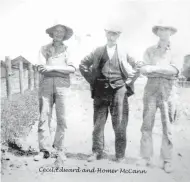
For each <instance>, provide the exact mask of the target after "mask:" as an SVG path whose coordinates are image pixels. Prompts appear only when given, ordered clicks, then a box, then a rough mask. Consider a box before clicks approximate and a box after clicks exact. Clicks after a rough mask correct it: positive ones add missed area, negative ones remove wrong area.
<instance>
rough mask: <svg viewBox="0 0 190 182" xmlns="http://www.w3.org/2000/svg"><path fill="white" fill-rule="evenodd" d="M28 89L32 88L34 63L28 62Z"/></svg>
mask: <svg viewBox="0 0 190 182" xmlns="http://www.w3.org/2000/svg"><path fill="white" fill-rule="evenodd" d="M28 89H29V90H32V64H31V63H29V64H28Z"/></svg>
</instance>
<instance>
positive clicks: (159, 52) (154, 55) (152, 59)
mask: <svg viewBox="0 0 190 182" xmlns="http://www.w3.org/2000/svg"><path fill="white" fill-rule="evenodd" d="M143 63H144V64H145V65H158V66H161V67H164V66H169V65H171V66H173V67H175V68H176V69H177V70H178V72H179V69H178V68H177V67H176V65H175V64H174V61H173V58H172V52H171V49H170V45H168V46H167V47H166V48H165V49H163V48H161V47H160V45H159V43H158V45H154V46H151V47H149V48H148V49H147V50H146V51H145V54H144V59H143ZM151 76H153V75H151Z"/></svg>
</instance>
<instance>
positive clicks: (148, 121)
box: [140, 93, 157, 165]
mask: <svg viewBox="0 0 190 182" xmlns="http://www.w3.org/2000/svg"><path fill="white" fill-rule="evenodd" d="M143 105H144V108H143V124H142V127H141V132H142V137H141V142H140V144H141V146H140V154H141V157H142V161H143V160H144V162H145V165H147V164H149V162H150V159H151V157H152V156H153V142H152V129H153V127H154V121H155V114H156V110H157V95H153V94H149V93H145V95H144V99H143ZM144 162H143V163H144Z"/></svg>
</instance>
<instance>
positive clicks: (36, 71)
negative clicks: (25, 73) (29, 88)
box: [34, 66, 38, 88]
mask: <svg viewBox="0 0 190 182" xmlns="http://www.w3.org/2000/svg"><path fill="white" fill-rule="evenodd" d="M37 81H38V70H37V67H36V66H34V88H37Z"/></svg>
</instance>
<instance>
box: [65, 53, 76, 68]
mask: <svg viewBox="0 0 190 182" xmlns="http://www.w3.org/2000/svg"><path fill="white" fill-rule="evenodd" d="M66 59H67V66H72V67H73V68H74V69H75V71H76V65H75V64H74V63H73V61H72V56H71V55H70V52H68V51H66Z"/></svg>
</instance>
